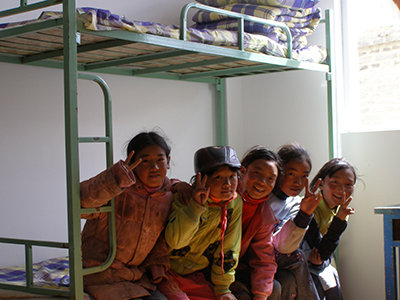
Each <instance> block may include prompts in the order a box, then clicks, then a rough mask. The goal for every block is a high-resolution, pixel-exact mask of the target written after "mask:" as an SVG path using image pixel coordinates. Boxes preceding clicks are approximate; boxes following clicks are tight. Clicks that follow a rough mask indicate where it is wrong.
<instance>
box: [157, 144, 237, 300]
mask: <svg viewBox="0 0 400 300" xmlns="http://www.w3.org/2000/svg"><path fill="white" fill-rule="evenodd" d="M194 166H195V167H194V169H195V172H196V174H197V175H196V176H195V177H194V178H195V183H194V187H195V188H194V190H193V196H192V198H191V199H190V201H189V203H188V205H186V204H184V203H182V202H181V201H180V200H179V199H178V198H177V197H176V198H175V201H174V203H173V206H172V212H171V215H170V216H169V221H168V224H167V227H166V231H165V239H166V242H167V244H168V246H169V249H170V262H171V270H170V271H169V272H168V280H164V281H162V282H161V283H160V284H159V285H158V288H159V289H160V291H162V292H163V293H164V295H165V296H167V298H168V299H170V300H175V299H176V300H187V299H190V300H206V299H213V300H215V299H218V300H219V299H221V300H222V299H227V300H230V299H236V298H235V297H234V296H233V295H232V294H231V292H230V290H229V286H230V284H231V283H232V282H233V281H234V277H235V268H236V265H237V262H238V259H239V252H240V238H241V233H242V231H241V230H242V228H241V223H242V218H241V216H242V199H241V198H240V196H238V195H237V193H236V188H237V184H238V173H239V170H240V162H239V160H238V158H237V155H236V153H235V151H234V150H233V149H232V148H230V147H226V146H225V147H206V148H201V149H199V150H198V151H197V152H196V153H195V155H194ZM192 181H193V180H192ZM204 274H206V275H208V274H209V276H210V280H211V282H212V284H211V283H209V282H208V281H207V280H206V279H205V276H204ZM207 277H208V276H207Z"/></svg>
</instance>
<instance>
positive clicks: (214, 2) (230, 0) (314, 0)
mask: <svg viewBox="0 0 400 300" xmlns="http://www.w3.org/2000/svg"><path fill="white" fill-rule="evenodd" d="M196 1H197V2H199V3H202V4H205V5H210V6H214V7H222V6H226V5H229V4H235V3H248V4H258V5H267V6H278V7H286V8H291V9H293V10H296V9H303V8H310V7H314V6H315V5H316V4H318V3H319V0H196Z"/></svg>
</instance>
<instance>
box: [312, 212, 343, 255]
mask: <svg viewBox="0 0 400 300" xmlns="http://www.w3.org/2000/svg"><path fill="white" fill-rule="evenodd" d="M346 227H347V221H342V220H340V219H339V218H337V217H334V218H333V220H332V223H331V225H330V226H329V228H328V231H327V233H326V234H325V235H324V236H323V237H322V236H321V234H320V232H319V228H318V225H317V222H316V221H315V219H313V220H312V221H311V223H310V228H309V229H308V231H307V233H306V235H305V240H306V241H307V243H308V245H309V246H310V248H311V249H313V248H317V249H318V253H319V254H320V255H321V259H322V260H324V261H325V260H329V259H331V257H332V255H333V253H334V252H335V250H336V247H337V245H338V244H339V240H340V237H341V235H342V233H343V232H344V231H345V229H346Z"/></svg>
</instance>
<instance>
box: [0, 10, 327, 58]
mask: <svg viewBox="0 0 400 300" xmlns="http://www.w3.org/2000/svg"><path fill="white" fill-rule="evenodd" d="M77 13H78V19H79V20H80V21H82V22H83V23H84V25H85V27H86V28H87V29H89V30H95V31H106V30H127V31H131V32H135V33H146V34H153V35H158V36H164V37H170V38H173V39H179V27H178V26H175V25H163V24H159V23H155V22H142V21H135V20H133V21H130V20H126V19H125V17H124V16H120V15H116V14H113V13H111V12H110V11H108V10H104V9H98V8H91V7H82V8H78V9H77ZM61 17H62V13H61V12H43V13H41V15H40V17H39V18H38V19H35V20H26V21H23V22H18V23H5V24H0V30H1V29H7V28H10V27H15V26H21V25H25V24H28V23H36V22H41V21H43V20H47V19H54V18H61ZM187 40H188V41H191V42H196V43H205V44H211V45H216V46H228V47H237V46H238V39H237V32H235V31H231V30H225V29H216V30H212V29H196V28H187ZM243 40H244V47H245V50H248V51H257V52H261V53H264V54H268V55H273V56H278V57H286V56H287V55H286V53H287V47H286V46H285V45H282V44H280V43H278V42H276V41H275V40H274V39H272V38H270V37H268V36H265V35H260V34H250V33H247V32H245V33H244V36H243ZM292 57H293V59H295V60H301V61H308V62H315V63H322V62H326V60H327V51H326V49H325V48H324V47H322V46H317V45H312V46H307V47H303V48H300V49H295V50H293V52H292Z"/></svg>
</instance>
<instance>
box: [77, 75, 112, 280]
mask: <svg viewBox="0 0 400 300" xmlns="http://www.w3.org/2000/svg"><path fill="white" fill-rule="evenodd" d="M78 78H79V79H86V80H93V81H94V82H96V83H97V84H98V85H99V86H100V88H101V89H102V91H103V94H104V118H105V137H100V138H97V137H86V138H83V137H80V138H79V142H86V143H87V142H93V143H98V142H104V143H105V145H106V164H107V167H111V166H112V165H113V162H114V155H113V139H112V113H111V96H110V90H109V88H108V86H107V84H106V82H105V81H104V80H103V79H102V78H100V77H99V76H96V75H93V74H85V73H78ZM100 212H107V213H108V236H109V242H110V251H109V253H108V257H107V259H106V261H105V262H104V263H103V264H102V265H101V266H97V267H92V268H86V269H83V275H87V274H92V273H96V272H100V271H103V270H105V269H107V268H108V267H109V266H111V264H112V262H113V261H114V258H115V254H116V253H117V234H116V228H115V200H114V199H112V200H111V201H110V203H109V205H108V206H104V207H102V208H100V209H99V208H94V209H91V208H89V209H87V208H85V209H83V208H82V209H81V214H84V213H100Z"/></svg>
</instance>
